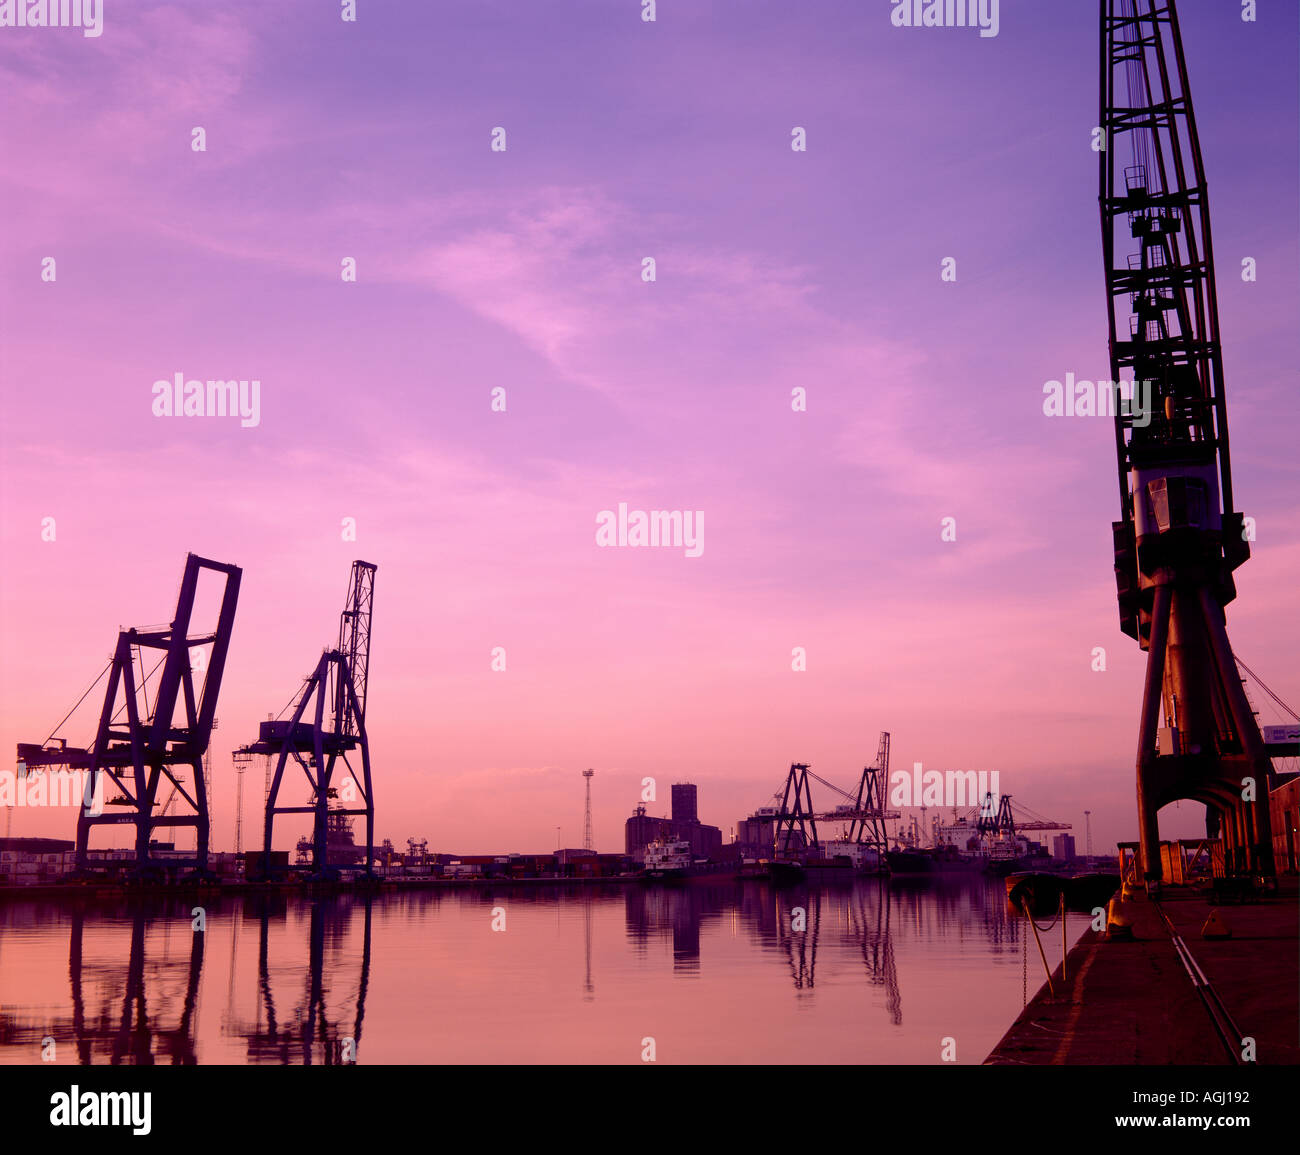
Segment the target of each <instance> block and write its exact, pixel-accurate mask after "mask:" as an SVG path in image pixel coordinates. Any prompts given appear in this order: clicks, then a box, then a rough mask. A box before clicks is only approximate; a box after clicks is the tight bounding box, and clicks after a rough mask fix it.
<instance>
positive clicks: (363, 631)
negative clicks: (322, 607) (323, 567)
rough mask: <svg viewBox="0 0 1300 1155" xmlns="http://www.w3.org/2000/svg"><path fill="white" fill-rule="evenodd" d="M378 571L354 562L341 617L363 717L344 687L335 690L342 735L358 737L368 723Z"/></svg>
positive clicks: (342, 649)
mask: <svg viewBox="0 0 1300 1155" xmlns="http://www.w3.org/2000/svg"><path fill="white" fill-rule="evenodd" d="M375 569H376V567H375V566H373V565H371V564H370V562H366V561H354V562H353V563H352V574H351V578H350V580H349V581H348V597H347V602H346V604H345V605H344V607H343V612H342V614H340V615H339V645H338V649H339V653H340V654H342V655H343V660H344V662H345V663H346V664H347V668H348V672H349V673H350V674H351V676H352V686H353V689H354V690H355V692H356V700H357V706H358V708H359V710H360V717H359V718H358V717H356V716H355V715H354V711H353V708H352V703H351V700H350V699H349V697H348V696H347V693H346V691H345V689H344V687H343V686H342V684H336V685H335V689H334V717H335V719H336V730H337V732H338V733H339V734H340V735H345V736H347V737H351V738H355V737H357V736H358V735H359V733H360V728H361V726H362V725H364V723H365V714H366V679H367V675H368V673H369V669H370V615H371V611H372V610H373V608H374V600H375Z"/></svg>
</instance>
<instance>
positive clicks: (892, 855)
mask: <svg viewBox="0 0 1300 1155" xmlns="http://www.w3.org/2000/svg"><path fill="white" fill-rule="evenodd" d="M885 861H886V862H887V863H889V872H890V873H891V874H933V873H934V859H933V857H931V856H930V855H928V854H926V853H925V852H924V851H921V850H888V851H886V852H885Z"/></svg>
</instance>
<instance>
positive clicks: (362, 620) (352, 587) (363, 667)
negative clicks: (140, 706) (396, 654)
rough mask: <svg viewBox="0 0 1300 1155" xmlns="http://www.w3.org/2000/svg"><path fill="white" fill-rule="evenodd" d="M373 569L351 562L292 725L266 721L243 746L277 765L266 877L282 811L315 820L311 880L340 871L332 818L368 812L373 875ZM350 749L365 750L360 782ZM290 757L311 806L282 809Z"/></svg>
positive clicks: (269, 800)
mask: <svg viewBox="0 0 1300 1155" xmlns="http://www.w3.org/2000/svg"><path fill="white" fill-rule="evenodd" d="M376 568H377V567H376V566H374V565H372V564H371V563H370V562H365V561H354V562H353V563H352V574H351V578H350V580H349V582H348V596H347V600H346V602H345V603H344V607H343V612H342V614H341V615H340V616H339V640H338V645H337V646H336V647H335V648H334V649H331V650H326V651H325V652H324V653H323V654H322V655H321V657H320V661H319V662H318V663H317V664H316V669H315V671H314V672H313V673H312V674H311V676H310V677H309V678H308V679H307V680H306V682H305V683H304V685H303V687H302V689H301V691H299V693H298V694H297V695H296V696H295V698H294V699H293V701H291V702H290V704H289V707H286V711H287V710H288V709H289V708H290V707H292V709H293V713H292V716H291V717H290V718H289V719H288V720H287V721H285V720H283V719H272V720H270V721H267V722H263V723H262V724H261V726H260V727H259V733H258V739H257V741H256V742H253V743H250V744H249V745H247V746H243V747H241V748H240V751H239V753H242V754H249V755H252V754H264V755H268V756H269V757H272V758H275V760H276V762H275V772H274V774H273V775H272V776H271V781H270V788H269V789H268V791H267V796H266V816H265V823H264V827H263V843H262V844H263V848H264V859H263V872H264V874H265V876H266V877H270V875H271V840H272V834H273V828H274V823H275V816H276V815H277V814H311V815H312V816H313V832H312V841H311V863H312V873H313V876H314V877H317V878H329V877H333V876H334V875H336V874H337V871H336V870H335V869H334V868H333V867H332V866H331V864H330V861H329V848H328V841H329V830H330V817H331V815H334V816H342V815H364V816H365V820H366V848H365V859H364V864H365V865H364V870H365V873H366V874H367V875H369V874H370V873H371V868H372V863H371V860H372V858H373V857H374V827H375V806H374V798H373V795H372V792H371V781H370V742H369V739H368V738H367V735H366V687H367V682H368V681H369V671H370V624H371V611H372V609H373V606H374V596H375V570H376ZM313 703H314V704H313ZM304 719H310V720H304ZM352 751H359V752H360V757H361V767H360V769H361V777H360V778H358V777H357V768H356V767H354V766H353V765H352V763H351V762H350V761H349V759H348V754H349V752H352ZM290 758H292V759H293V760H294V762H296V763H297V765H298V766H299V768H300V769H301V770H302V772H303V774H304V775H305V776H306V778H307V782H308V785H309V786H310V788H311V801H310V804H308V805H298V806H292V805H290V806H281V805H278V801H279V796H280V788H281V785H282V784H283V779H284V770H285V767H286V765H287V764H288V762H289V759H290ZM340 761H341V762H342V764H343V767H345V768H346V770H347V775H348V776H347V777H346V778H343V779H342V780H341V782H342V785H341V786H336V785H335V783H334V774H335V770H336V768H337V764H338V763H339V762H340ZM336 798H341V799H342V801H344V802H350V803H353V805H350V806H337V807H333V808H332V807H331V806H330V802H331V801H332V800H334V799H336ZM338 820H340V819H337V818H336V821H338Z"/></svg>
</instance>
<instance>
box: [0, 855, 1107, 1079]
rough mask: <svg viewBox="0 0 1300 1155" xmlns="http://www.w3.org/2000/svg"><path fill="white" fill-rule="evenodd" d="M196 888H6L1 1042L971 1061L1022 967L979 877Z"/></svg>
mask: <svg viewBox="0 0 1300 1155" xmlns="http://www.w3.org/2000/svg"><path fill="white" fill-rule="evenodd" d="M203 901H204V904H205V905H204V909H203V922H204V928H205V929H204V930H203V931H202V932H201V933H199V932H197V931H195V930H194V929H193V927H194V925H195V922H196V918H197V916H196V914H195V913H194V909H193V908H194V903H193V902H191V901H182V900H178V899H173V898H167V899H130V900H128V899H116V900H111V901H107V902H105V901H99V902H87V901H85V900H78V899H74V898H62V897H59V898H48V897H40V898H37V897H33V898H21V897H14V896H8V897H6V898H5V899H4V900H3V902H0V1063H5V1064H13V1063H38V1062H41V1061H42V1057H43V1054H44V1056H46V1061H53V1062H57V1063H96V1064H104V1063H192V1062H197V1063H235V1064H246V1063H291V1064H301V1063H337V1062H348V1061H355V1062H358V1063H364V1064H383V1063H588V1062H590V1063H639V1062H643V1061H645V1059H644V1056H648V1055H649V1054H651V1052H653V1056H654V1059H655V1061H657V1062H661V1063H745V1062H755V1063H759V1062H762V1063H773V1062H782V1063H784V1062H789V1063H938V1062H940V1061H942V1060H943V1059H944V1058H945V1057H951V1059H952V1061H955V1062H958V1063H979V1062H981V1061H982V1060H983V1059H984V1057H985V1056H986V1055H987V1054H988V1053H989V1051H990V1050H991V1049H992V1047H993V1045H994V1044H995V1043H996V1042H997V1041H998V1039H1000V1038H1001V1036H1002V1035H1003V1033H1004V1032H1005V1031H1006V1030H1007V1028H1008V1026H1009V1025H1010V1024H1011V1022H1012V1021H1013V1020H1014V1019H1015V1017H1016V1015H1017V1014H1018V1012H1019V1011H1020V1010H1021V1008H1022V1006H1023V1003H1024V998H1025V994H1026V992H1027V993H1028V995H1029V997H1032V996H1033V994H1034V992H1035V991H1036V990H1037V989H1038V988H1039V987H1040V986H1041V985H1042V982H1043V970H1042V962H1041V960H1040V958H1039V957H1038V949H1037V947H1036V946H1035V944H1034V943H1033V942H1032V941H1029V942H1028V944H1027V946H1028V949H1027V950H1026V941H1025V935H1026V934H1027V933H1029V934H1030V937H1031V940H1032V932H1029V930H1028V927H1027V926H1026V924H1025V923H1024V922H1023V920H1019V919H1016V918H1014V917H1012V916H1011V915H1010V914H1009V912H1008V911H1007V909H1006V905H1005V897H1004V889H1003V887H1002V884H1001V883H1000V882H999V881H998V880H996V879H987V878H985V877H983V876H979V875H972V876H953V877H945V878H935V879H926V880H905V879H896V880H894V881H892V882H888V881H884V880H879V879H874V878H862V879H857V880H853V881H845V882H843V883H833V884H813V885H809V886H798V887H793V888H781V889H775V888H772V887H771V886H769V885H767V884H765V883H755V882H745V883H740V882H725V883H711V884H699V883H696V884H688V885H681V886H642V885H638V886H629V887H622V888H618V889H597V888H582V887H576V886H569V887H554V888H550V887H547V888H539V887H534V888H528V889H525V888H521V887H514V888H512V887H509V886H502V887H494V888H492V889H490V890H489V889H486V888H477V889H472V890H471V889H452V890H439V891H419V892H410V893H401V894H392V893H385V894H382V895H379V896H376V897H372V898H364V897H361V896H351V895H342V896H330V897H323V898H319V899H307V898H298V897H289V898H284V897H278V898H277V897H264V896H260V895H259V896H223V897H221V898H218V899H206V900H203ZM800 912H802V914H801V913H800ZM1085 926H1086V923H1085V920H1084V918H1083V917H1082V916H1079V915H1074V916H1071V919H1070V924H1069V938H1070V942H1071V943H1073V942H1074V941H1076V940H1077V939H1078V937H1079V936H1080V935H1081V934H1082V932H1083V931H1084V929H1085ZM1043 943H1044V947H1045V948H1046V950H1047V954H1048V960H1049V962H1050V963H1051V964H1052V965H1053V966H1055V965H1056V964H1057V963H1058V962H1059V961H1060V956H1061V930H1060V927H1059V925H1057V926H1056V927H1055V928H1054V929H1053V930H1052V931H1051V932H1050V933H1047V934H1045V935H1044V937H1043ZM51 1040H52V1043H51ZM946 1040H951V1041H950V1042H946ZM945 1048H946V1049H945Z"/></svg>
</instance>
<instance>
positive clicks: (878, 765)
mask: <svg viewBox="0 0 1300 1155" xmlns="http://www.w3.org/2000/svg"><path fill="white" fill-rule="evenodd" d="M888 778H889V733H888V731H881V734H880V746H879V748H878V750H877V752H876V761H875V763H874V764H872V765H870V766H866V767H864V768H863V771H862V776H861V777H860V778H859V779H858V788H857V792H856V793H850V792H849V791H847V790H842V789H840V787H838V786H836V785H835V783H833V782H828V781H826V779H825V778H821V777H819V776H818V775H816V774H814V773H813V772H812V770H811V769H810V768H809V766H808V765H807V764H806V763H804V762H795V763H793V764H792V765H791V767H790V771H789V773H788V774H787V775H786V781H785V787H784V789H783V790H778V791H777V792H776V794H775V795H773V798H774V800H775V801H776V802H777V806H776V815H775V821H776V836H775V846H776V849H777V852H778V853H779V854H782V855H788V854H790V853H791V852H792V851H793V850H797V849H801V848H802V849H817V848H819V847H820V845H821V843H820V840H819V837H818V834H817V823H818V822H847V823H848V824H849V825H848V841H850V842H856V843H858V844H859V845H862V846H868V847H871V848H873V849H875V850H876V851H877V852H878V853H879V855H880V856H881V858H880V861H881V862H883V861H884V857H883V856H884V853H885V850H886V849H887V843H888V839H887V835H886V833H885V820H886V819H890V818H900V817H902V816H901V814H899V813H898V812H897V811H892V810H886V809H885V788H886V785H887V783H888ZM810 779H811V781H812V782H818V783H820V784H821V785H822V786H825V787H826V788H827V789H828V790H831V791H833V792H834V793H836V794H838V795H839V796H840V797H841V798H843V799H844V802H843V803H842V804H840V805H839V806H837V807H836V808H835V809H834V810H822V811H818V810H817V809H816V807H814V806H813V801H812V785H811V783H810V781H809V780H810ZM796 828H797V831H798V840H799V841H800V842H801V843H802V846H800V845H798V844H797V842H796Z"/></svg>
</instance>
